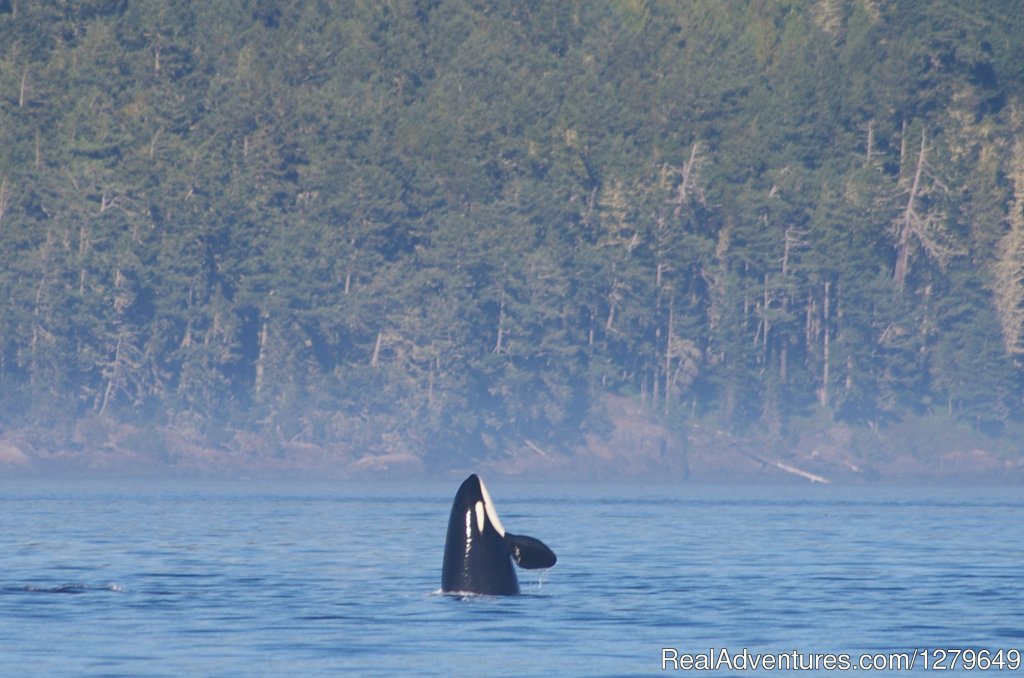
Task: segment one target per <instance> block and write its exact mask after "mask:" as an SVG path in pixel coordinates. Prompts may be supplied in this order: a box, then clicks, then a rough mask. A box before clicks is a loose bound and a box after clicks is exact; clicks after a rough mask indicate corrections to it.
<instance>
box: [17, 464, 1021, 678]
mask: <svg viewBox="0 0 1024 678" xmlns="http://www.w3.org/2000/svg"><path fill="white" fill-rule="evenodd" d="M461 480H462V478H461V477H459V478H452V479H451V480H450V481H448V482H438V481H431V482H429V483H373V482H367V483H334V484H328V483H295V482H289V483H280V484H271V483H264V482H243V481H237V482H227V481H224V482H203V483H195V482H186V481H175V482H166V483H154V482H142V483H140V482H135V481H119V482H112V481H111V482H84V483H83V482H67V481H65V482H41V481H32V482H13V481H5V482H0V671H2V673H3V675H10V676H284V675H290V676H341V675H346V676H347V675H356V676H359V675H364V676H394V675H400V674H402V675H405V674H408V675H420V676H632V675H637V676H649V675H665V674H670V675H740V676H753V675H779V673H778V672H772V671H765V670H763V669H759V670H752V669H750V668H749V666H744V665H741V664H739V661H740V660H739V659H737V660H736V661H733V662H732V666H731V669H730V665H729V664H724V665H723V664H719V666H718V670H716V671H699V670H696V669H695V670H692V671H686V670H683V668H682V667H681V668H680V669H678V670H677V669H676V668H675V666H674V665H673V664H672V663H671V661H670V662H669V664H668V670H666V671H663V670H662V668H663V659H664V657H665V656H666V654H668V656H669V657H671V656H672V655H671V653H672V652H675V656H676V657H677V658H678V657H680V656H684V655H686V654H693V655H698V654H700V653H704V654H707V653H713V654H715V655H716V656H719V653H720V652H721V651H722V650H723V649H724V650H725V651H726V652H727V653H729V654H730V656H739V655H740V653H742V652H744V651H746V652H747V653H749V654H750V655H751V656H753V655H755V654H760V653H763V654H773V655H777V654H783V653H785V654H787V655H791V654H792V653H794V652H796V653H799V655H800V657H801V658H802V660H803V661H811V659H810V657H811V656H812V655H822V654H826V653H836V654H838V653H847V654H849V655H851V656H853V657H854V658H857V657H858V656H859V655H860V654H862V653H866V654H869V655H873V654H884V655H886V656H888V655H889V654H892V653H902V652H908V653H910V652H914V651H915V650H916V651H918V657H917V660H916V664H915V670H914V671H913V673H921V672H923V661H922V658H923V657H924V656H926V655H922V654H921V652H923V651H927V652H929V653H931V654H930V655H927V656H930V658H931V659H932V661H933V662H934V661H935V660H936V659H940V661H944V662H945V664H946V665H947V667H948V666H949V665H950V663H951V659H952V655H951V654H949V653H944V651H947V650H948V651H959V650H967V652H966V653H964V654H961V655H959V656H958V659H959V661H960V662H961V664H960V665H958V666H957V670H955V671H943V673H946V674H949V675H961V674H964V675H966V674H970V675H986V676H993V675H1020V674H1022V673H1024V670H1017V671H1013V670H1011V669H1010V666H1012V664H1010V663H1007V662H1006V660H1007V659H1010V660H1012V659H1013V656H1014V655H1013V651H1018V652H1019V651H1020V650H1022V649H1024V497H1022V494H1021V492H1020V490H1019V488H998V489H985V488H966V489H965V488H950V487H941V488H909V489H908V488H901V487H834V486H803V485H786V486H782V487H778V488H765V487H743V486H712V487H705V486H694V485H687V484H683V485H668V484H666V485H653V486H652V485H649V484H634V485H609V484H603V485H602V484H561V483H526V482H523V481H504V480H501V479H488V487H489V489H490V491H491V495H492V497H493V498H494V501H495V504H496V506H497V509H498V511H499V513H500V515H501V518H502V521H503V522H504V524H505V526H506V527H507V528H508V529H509V530H511V531H513V532H517V533H522V534H528V535H532V536H535V537H538V538H540V539H542V540H543V541H545V542H546V543H547V544H548V545H549V546H551V547H552V549H554V550H555V552H556V553H557V554H558V556H559V561H558V564H557V565H556V566H555V567H554V568H552V569H551V570H548V571H543V572H538V571H520V584H521V587H522V590H523V595H521V596H518V597H511V598H491V597H474V598H456V597H452V596H446V595H440V594H439V592H438V588H439V584H440V573H441V558H442V550H443V547H444V537H445V529H446V522H447V519H448V512H449V509H450V502H451V500H452V497H453V496H454V493H455V490H456V489H457V488H458V485H459V483H460V482H461ZM1000 650H1002V651H1003V654H1001V655H997V654H996V653H997V652H998V651H1000ZM1016 656H1017V657H1018V661H1019V654H1017V655H1016ZM972 657H973V658H974V660H975V661H976V660H977V659H978V658H979V657H988V658H989V659H997V658H998V657H1002V666H1001V667H1000V665H999V662H998V661H997V664H996V665H992V664H991V663H989V664H988V669H987V670H985V671H981V670H978V669H977V668H976V669H975V670H973V671H967V670H965V669H964V667H963V664H962V662H963V660H964V659H965V658H966V659H968V660H970V659H971V658H972ZM805 666H806V664H805ZM879 666H881V664H879ZM975 666H978V665H977V664H975ZM791 673H792V672H791ZM840 673H842V672H841V671H828V670H825V669H823V668H822V667H821V666H820V665H819V666H818V669H817V670H812V671H804V672H802V675H839V674H840ZM861 673H863V671H861ZM869 673H870V672H869ZM873 673H875V674H876V675H899V674H908V673H911V671H906V670H904V671H882V670H879V671H874V672H873Z"/></svg>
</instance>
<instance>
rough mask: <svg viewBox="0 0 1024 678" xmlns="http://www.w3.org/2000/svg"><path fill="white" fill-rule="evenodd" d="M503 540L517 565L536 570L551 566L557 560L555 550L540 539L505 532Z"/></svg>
mask: <svg viewBox="0 0 1024 678" xmlns="http://www.w3.org/2000/svg"><path fill="white" fill-rule="evenodd" d="M505 540H506V542H507V543H508V548H509V550H510V551H511V552H512V559H513V560H515V561H516V564H517V565H519V567H522V568H526V569H527V570H537V569H540V568H543V567H551V566H552V565H554V564H555V562H556V561H557V560H558V556H556V555H555V552H554V551H552V550H551V549H549V548H548V547H547V546H546V545H545V544H544V542H542V541H541V540H540V539H534V538H533V537H526V536H524V535H521V534H511V533H509V532H506V533H505Z"/></svg>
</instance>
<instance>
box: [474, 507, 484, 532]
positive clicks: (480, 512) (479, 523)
mask: <svg viewBox="0 0 1024 678" xmlns="http://www.w3.org/2000/svg"><path fill="white" fill-rule="evenodd" d="M473 509H474V510H475V511H476V529H477V531H478V532H483V531H484V503H483V502H482V501H478V502H477V503H476V506H474V507H473Z"/></svg>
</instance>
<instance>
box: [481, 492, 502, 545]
mask: <svg viewBox="0 0 1024 678" xmlns="http://www.w3.org/2000/svg"><path fill="white" fill-rule="evenodd" d="M480 494H482V495H483V497H484V509H486V511H487V517H488V518H489V519H490V521H491V525H493V526H494V530H495V531H496V532H497V533H498V534H500V535H501V536H502V537H504V536H505V528H504V526H502V524H501V520H499V519H498V511H497V509H495V508H494V502H492V501H491V495H490V493H489V492H488V491H487V486H486V485H484V481H483V480H481V481H480ZM476 505H477V506H478V507H479V506H480V502H477V503H476ZM479 511H480V509H479V508H477V515H478V516H479V515H480V513H479ZM478 522H480V523H483V520H482V519H481V520H479V521H478ZM481 529H483V528H481Z"/></svg>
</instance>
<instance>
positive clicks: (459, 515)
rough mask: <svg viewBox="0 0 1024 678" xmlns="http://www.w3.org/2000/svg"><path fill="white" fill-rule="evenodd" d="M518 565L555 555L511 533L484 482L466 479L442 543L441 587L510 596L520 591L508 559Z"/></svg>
mask: <svg viewBox="0 0 1024 678" xmlns="http://www.w3.org/2000/svg"><path fill="white" fill-rule="evenodd" d="M513 560H515V561H516V563H517V564H518V565H519V567H523V568H526V569H530V570H532V569H538V568H544V567H551V566H552V565H554V564H555V561H556V560H557V557H556V556H555V554H554V552H552V551H551V549H549V548H548V547H547V546H545V545H544V543H543V542H541V541H540V540H539V539H534V538H533V537H525V536H522V535H516V534H510V533H508V532H506V531H505V528H504V527H502V525H501V521H500V520H499V519H498V512H497V511H496V510H495V508H494V503H493V502H492V501H491V496H490V494H488V492H487V487H486V486H484V482H483V481H482V480H481V479H480V478H479V477H478V476H477V475H476V474H473V475H471V476H469V477H468V478H466V480H465V482H463V483H462V486H461V487H459V491H458V492H457V493H456V495H455V501H454V502H453V503H452V513H451V516H450V517H449V518H448V537H447V539H446V540H445V544H444V564H443V565H442V567H441V590H442V591H444V592H446V593H479V594H484V595H492V596H511V595H516V594H517V593H519V580H518V579H517V578H516V572H515V568H513V567H512V561H513Z"/></svg>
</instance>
